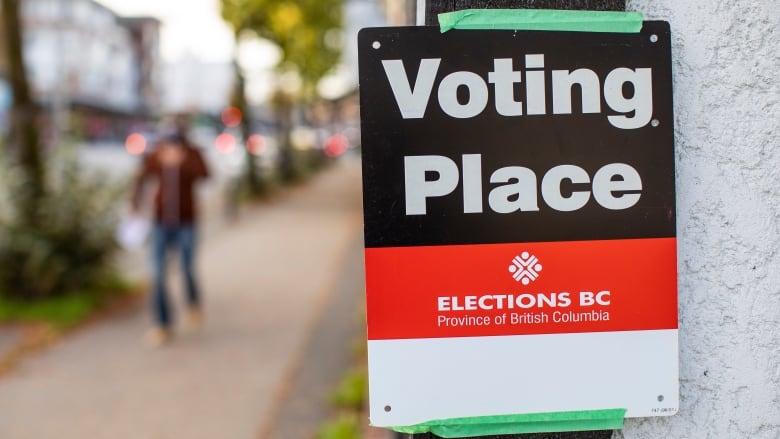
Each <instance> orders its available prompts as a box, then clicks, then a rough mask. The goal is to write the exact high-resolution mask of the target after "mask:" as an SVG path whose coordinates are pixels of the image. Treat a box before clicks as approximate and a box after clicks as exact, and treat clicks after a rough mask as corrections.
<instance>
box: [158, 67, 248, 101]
mask: <svg viewBox="0 0 780 439" xmlns="http://www.w3.org/2000/svg"><path fill="white" fill-rule="evenodd" d="M163 72H164V73H163V84H164V93H163V94H162V96H163V102H162V109H163V111H164V112H165V113H190V114H209V115H213V116H216V115H219V114H221V113H222V111H223V110H224V109H225V108H226V107H227V106H228V105H230V96H231V93H232V91H233V87H234V84H235V81H236V72H235V68H234V67H233V64H231V63H228V62H224V63H214V62H206V61H202V60H200V59H198V58H196V57H195V56H185V57H183V58H181V59H179V60H177V61H171V62H167V63H166V64H165V66H164V69H163Z"/></svg>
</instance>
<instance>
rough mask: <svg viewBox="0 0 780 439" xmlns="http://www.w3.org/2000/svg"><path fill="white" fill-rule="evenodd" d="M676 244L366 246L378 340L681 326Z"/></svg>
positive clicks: (371, 320) (372, 328)
mask: <svg viewBox="0 0 780 439" xmlns="http://www.w3.org/2000/svg"><path fill="white" fill-rule="evenodd" d="M676 247H677V241H676V239H675V238H658V239H626V240H609V241H574V242H543V243H526V244H478V245H453V246H432V247H390V248H367V249H366V296H367V308H368V338H369V340H387V339H407V338H441V337H476V336H494V335H520V334H561V333H576V332H611V331H633V330H654V329H676V328H677V250H676Z"/></svg>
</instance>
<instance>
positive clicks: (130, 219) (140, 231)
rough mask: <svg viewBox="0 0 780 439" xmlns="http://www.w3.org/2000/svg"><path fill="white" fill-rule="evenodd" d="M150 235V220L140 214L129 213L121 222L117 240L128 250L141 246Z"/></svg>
mask: <svg viewBox="0 0 780 439" xmlns="http://www.w3.org/2000/svg"><path fill="white" fill-rule="evenodd" d="M148 235H149V220H148V219H146V218H144V217H142V216H140V215H127V216H125V217H124V218H122V220H121V221H120V223H119V228H118V229H117V231H116V240H117V242H119V245H121V246H122V247H124V248H125V249H127V250H135V249H137V248H140V247H141V246H142V245H143V244H144V241H146V237H147V236H148Z"/></svg>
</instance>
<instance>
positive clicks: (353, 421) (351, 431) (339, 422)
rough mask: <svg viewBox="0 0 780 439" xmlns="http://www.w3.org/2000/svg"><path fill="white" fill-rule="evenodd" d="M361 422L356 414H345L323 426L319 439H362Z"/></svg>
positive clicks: (318, 435)
mask: <svg viewBox="0 0 780 439" xmlns="http://www.w3.org/2000/svg"><path fill="white" fill-rule="evenodd" d="M360 438H361V434H360V420H359V419H358V416H357V415H356V414H354V413H349V414H344V415H342V416H339V417H338V418H336V419H334V420H332V421H329V422H328V423H326V424H325V425H323V426H322V428H321V429H320V431H319V433H318V434H317V439H360Z"/></svg>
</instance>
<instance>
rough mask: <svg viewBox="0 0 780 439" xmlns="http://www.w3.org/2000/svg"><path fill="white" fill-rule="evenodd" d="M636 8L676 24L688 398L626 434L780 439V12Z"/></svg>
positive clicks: (741, 3) (683, 381)
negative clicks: (677, 409)
mask: <svg viewBox="0 0 780 439" xmlns="http://www.w3.org/2000/svg"><path fill="white" fill-rule="evenodd" d="M627 10H629V11H640V12H643V13H644V14H645V19H663V20H667V21H669V22H670V23H671V27H672V36H673V46H672V56H673V59H674V65H673V70H674V99H675V103H674V111H675V114H676V116H675V119H676V120H675V137H676V140H675V141H676V155H677V163H676V166H677V214H678V219H677V226H678V232H677V233H678V246H679V250H678V257H679V263H678V267H679V299H680V390H681V402H680V412H679V413H678V414H677V415H675V416H673V417H669V418H651V419H635V420H630V419H629V420H626V423H625V428H624V430H623V431H622V432H621V433H618V434H617V435H616V436H617V437H618V438H625V439H649V438H659V439H660V438H663V439H684V438H688V439H699V438H724V439H747V438H749V439H777V438H780V19H778V17H780V2H779V1H778V0H685V1H680V0H629V1H628V5H627Z"/></svg>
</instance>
